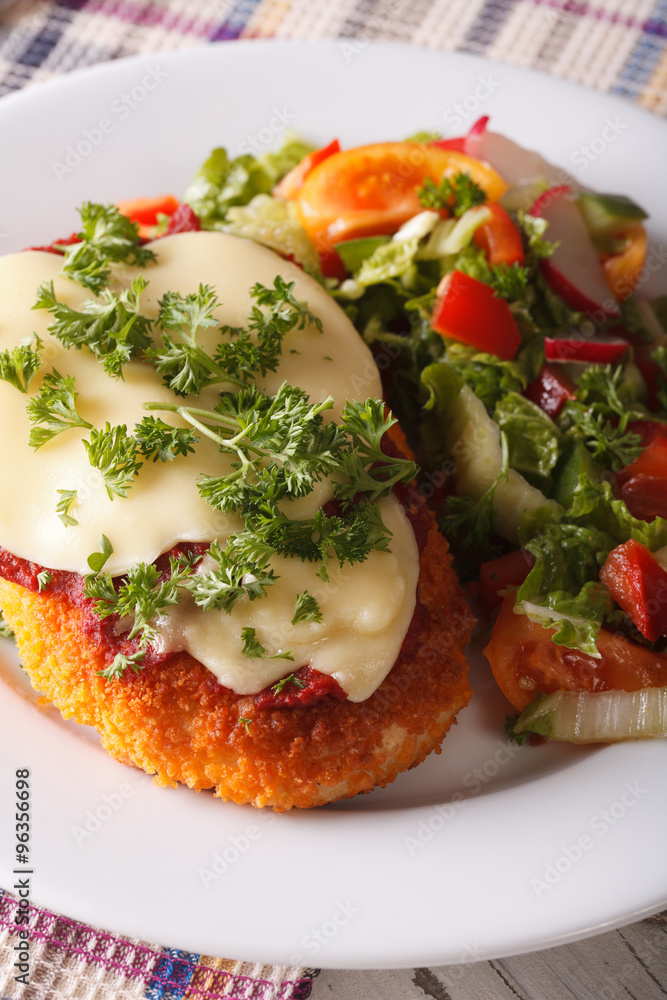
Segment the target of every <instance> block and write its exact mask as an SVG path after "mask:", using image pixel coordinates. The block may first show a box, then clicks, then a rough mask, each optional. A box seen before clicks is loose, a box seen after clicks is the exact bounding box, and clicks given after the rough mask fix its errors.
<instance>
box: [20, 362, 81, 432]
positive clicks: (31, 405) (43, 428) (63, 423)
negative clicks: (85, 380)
mask: <svg viewBox="0 0 667 1000" xmlns="http://www.w3.org/2000/svg"><path fill="white" fill-rule="evenodd" d="M78 395H79V394H78V392H77V391H76V390H75V388H74V376H73V375H61V374H60V372H58V371H56V369H55V368H54V369H53V371H52V372H49V373H48V374H46V375H45V376H44V379H43V381H42V384H41V386H40V387H39V392H38V393H37V395H35V396H33V397H32V399H30V400H29V402H28V406H27V412H28V417H29V419H30V421H31V423H32V424H33V426H32V427H31V428H30V437H29V439H28V441H29V443H30V445H31V446H32V447H33V448H35V449H37V448H41V447H42V445H45V444H46V443H47V442H48V441H50V440H51V439H52V438H54V437H55V436H56V435H57V434H61V433H62V432H63V431H67V430H70V429H71V428H72V427H92V424H89V423H88V421H87V420H84V419H83V417H81V416H80V415H79V414H78V413H77V410H76V398H77V396H78Z"/></svg>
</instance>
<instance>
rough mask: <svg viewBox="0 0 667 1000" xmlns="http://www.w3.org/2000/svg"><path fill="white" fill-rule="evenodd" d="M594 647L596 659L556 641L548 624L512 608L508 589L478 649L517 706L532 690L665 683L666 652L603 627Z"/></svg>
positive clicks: (603, 688) (529, 697)
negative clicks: (488, 638) (482, 646)
mask: <svg viewBox="0 0 667 1000" xmlns="http://www.w3.org/2000/svg"><path fill="white" fill-rule="evenodd" d="M598 650H599V652H600V659H596V658H595V657H593V656H588V655H587V654H586V653H580V652H579V651H578V650H576V649H568V648H567V647H566V646H557V645H556V644H555V643H554V642H552V641H551V631H550V630H549V629H545V628H542V626H541V625H538V624H537V623H536V622H531V621H530V619H529V618H528V617H527V616H526V615H515V614H514V595H513V594H509V595H508V596H507V597H506V598H505V600H504V601H503V604H502V607H501V609H500V612H499V614H498V618H497V619H496V624H495V625H494V628H493V633H492V635H491V641H490V642H489V644H488V646H487V647H486V649H485V650H484V653H485V655H486V657H487V659H488V661H489V663H490V664H491V670H492V671H493V676H494V677H495V679H496V681H497V683H498V685H499V687H500V689H501V691H502V692H503V694H504V695H505V697H506V698H507V699H508V700H509V701H510V702H511V703H512V705H514V708H516V709H518V710H519V711H522V710H523V709H524V708H525V707H526V705H527V704H528V702H529V701H531V700H532V698H533V697H534V696H535V695H536V694H537V692H538V691H543V692H544V693H545V694H551V693H552V692H553V691H609V690H611V689H617V690H621V691H639V690H640V688H644V687H664V686H665V685H667V653H654V652H652V651H651V650H650V649H646V648H645V647H644V646H638V645H637V644H636V643H634V642H631V641H630V640H629V639H626V638H625V637H624V636H622V635H618V634H616V633H614V632H607V631H606V630H605V629H601V630H600V635H599V638H598Z"/></svg>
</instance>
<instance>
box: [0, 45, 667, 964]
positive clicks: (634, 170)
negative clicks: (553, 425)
mask: <svg viewBox="0 0 667 1000" xmlns="http://www.w3.org/2000/svg"><path fill="white" fill-rule="evenodd" d="M151 88H152V89H151ZM479 114H491V115H492V116H493V124H494V126H496V127H497V128H498V129H499V130H504V131H506V132H507V133H508V134H510V135H512V136H513V137H515V138H516V139H518V140H519V141H521V142H524V143H525V144H527V145H529V146H533V147H536V148H538V149H540V150H541V151H542V152H543V153H544V154H545V155H546V156H547V157H549V158H550V159H552V160H553V161H554V162H557V163H562V164H564V166H565V167H567V168H569V169H573V168H574V169H575V172H576V173H577V174H578V176H579V177H580V178H581V179H582V180H585V181H586V183H589V184H591V185H592V186H595V187H598V188H600V189H603V190H612V191H621V192H625V193H628V194H630V195H633V196H635V197H636V198H637V199H638V200H639V201H640V202H641V203H642V204H643V205H645V206H646V207H647V209H649V210H650V212H651V215H652V222H651V224H650V230H649V231H650V245H651V252H650V253H651V260H652V261H658V262H660V261H661V260H662V259H664V256H665V249H664V245H663V244H662V243H661V240H664V239H665V236H666V235H667V205H666V204H665V201H664V164H665V163H666V162H667V135H666V130H665V125H664V122H661V121H659V120H657V119H653V118H652V117H650V116H649V115H647V114H645V113H644V112H642V111H640V110H637V109H636V108H635V107H632V106H630V105H628V104H625V103H623V102H620V101H617V100H615V99H612V98H610V97H605V96H602V95H600V94H597V93H594V92H591V91H586V90H582V89H579V88H578V87H575V86H572V85H569V84H566V83H563V82H561V81H556V80H554V79H551V78H548V77H546V76H542V75H539V74H534V73H527V72H524V71H521V70H518V69H512V68H508V67H503V66H499V65H495V64H492V63H488V62H483V61H480V60H478V59H476V58H473V57H469V56H463V55H451V54H443V53H435V52H428V51H423V50H420V49H414V48H402V47H393V46H385V45H378V46H370V45H366V44H365V43H356V47H355V43H352V45H351V43H349V42H346V43H340V44H337V43H329V44H321V45H320V44H317V45H313V44H303V45H301V44H290V43H274V42H271V43H268V44H267V43H258V42H251V43H239V42H237V43H235V44H233V45H219V46H218V45H216V46H210V47H208V48H201V49H197V50H195V51H190V52H183V53H179V54H176V55H167V56H161V55H155V56H147V57H141V58H137V59H130V60H127V61H122V62H117V63H111V64H107V65H104V66H100V67H97V68H95V69H93V70H86V71H84V72H81V73H74V74H72V75H71V76H70V77H67V78H65V79H64V80H62V81H58V82H57V83H55V84H50V85H49V86H47V87H44V88H37V89H34V90H30V91H28V92H25V93H23V94H19V95H16V96H12V97H8V98H4V99H3V101H2V102H1V103H0V134H1V138H2V150H3V155H2V182H3V183H2V192H1V194H0V205H1V209H0V234H2V239H3V242H2V245H1V249H2V250H3V251H9V250H14V249H19V248H21V247H25V246H27V245H30V244H35V243H44V242H48V241H49V240H50V239H51V238H53V237H57V236H60V235H63V234H66V233H68V232H70V231H71V230H72V229H73V228H74V227H75V225H76V221H77V217H76V214H75V210H74V209H75V206H76V205H78V204H79V203H80V202H81V201H82V200H84V199H91V200H109V201H111V200H115V199H119V198H128V197H133V196H137V195H143V194H145V195H150V194H153V193H155V194H157V193H162V192H165V191H173V192H175V193H181V192H182V191H183V189H184V187H185V185H186V184H187V182H188V180H189V178H190V176H191V174H192V172H193V170H194V169H195V168H196V167H197V166H198V164H199V163H200V162H201V161H202V160H203V158H204V157H205V156H206V154H207V153H208V152H209V150H210V149H211V147H213V146H214V145H216V144H225V145H227V147H228V148H229V149H230V150H231V151H232V152H233V153H238V152H241V151H244V150H246V151H247V150H251V149H252V147H253V145H254V144H259V147H260V149H261V150H263V149H266V148H268V147H270V146H275V145H276V144H277V143H278V142H279V141H280V137H281V134H282V132H283V130H284V128H285V126H286V124H289V125H290V126H292V127H294V128H296V129H298V130H299V131H300V132H301V133H303V134H304V135H305V136H307V137H309V138H311V139H313V140H315V141H321V142H322V143H324V142H325V141H328V140H329V139H330V138H331V137H332V136H338V137H339V138H340V139H341V141H342V142H343V143H344V144H345V145H350V144H354V143H361V142H368V141H371V140H378V139H383V138H400V137H402V136H404V135H408V134H410V133H412V132H414V131H415V130H417V129H423V128H436V129H443V130H445V131H448V132H449V133H450V134H451V133H453V132H454V131H455V129H456V125H457V122H456V119H457V118H458V119H459V122H458V127H459V128H460V129H464V128H466V127H467V126H469V125H470V124H471V123H472V121H473V120H474V118H475V117H476V116H478V115H479ZM105 129H106V131H105ZM77 158H78V159H77ZM577 164H578V168H577ZM59 165H64V168H66V169H63V167H62V166H59ZM664 275H665V271H664V267H663V268H662V270H660V269H659V268H658V270H657V271H656V273H655V274H654V275H652V278H651V281H652V283H653V290H654V291H657V290H658V289H659V288H660V281H662V289H663V290H664V289H665V276H664ZM649 287H650V286H649ZM3 488H7V486H6V485H3ZM11 488H14V487H13V486H12V487H11ZM16 488H20V484H17V486H16ZM474 678H475V686H476V697H475V699H474V700H473V703H472V705H471V706H470V707H469V708H467V709H466V710H465V711H464V712H462V713H461V716H460V723H459V725H458V726H457V727H456V730H455V731H454V732H453V733H452V734H451V735H450V736H448V737H447V740H446V742H445V752H444V754H443V755H442V756H441V757H436V756H432V757H431V758H430V759H429V760H428V761H427V762H426V763H424V764H423V765H422V766H421V767H420V768H418V769H417V770H416V771H414V772H412V773H409V774H405V775H402V776H401V777H400V778H399V779H398V780H397V781H396V782H395V783H394V785H392V786H391V787H390V788H387V789H385V790H384V791H378V792H374V793H373V794H372V795H369V796H362V797H359V798H357V799H355V800H353V801H352V802H349V803H344V804H340V805H338V806H336V807H332V808H327V809H321V810H316V811H314V812H303V813H293V814H289V815H284V816H278V817H274V816H273V814H268V813H258V812H255V811H254V810H253V809H251V808H249V807H248V808H239V807H238V806H233V805H225V804H223V803H221V802H220V801H218V800H215V799H213V797H212V796H211V795H209V794H205V793H202V794H200V795H196V794H194V793H193V792H191V791H189V790H187V789H185V788H179V789H178V790H177V791H172V790H165V789H159V788H156V787H155V786H154V785H153V784H152V782H151V780H150V779H149V778H147V777H145V776H144V775H142V774H140V773H138V772H137V771H135V770H132V769H130V768H125V767H123V766H121V765H120V764H117V763H115V762H114V761H113V760H111V759H110V758H108V757H107V756H106V755H105V754H104V753H103V752H102V751H101V750H100V748H99V746H98V744H97V742H96V740H95V737H94V734H93V735H91V734H90V733H89V732H87V731H84V730H81V729H78V728H77V727H75V726H73V725H71V724H66V723H64V722H62V720H61V719H60V716H59V715H58V713H56V712H55V711H54V710H46V711H41V712H40V711H38V710H37V709H36V708H35V707H34V704H33V703H32V702H33V698H32V697H31V696H30V695H29V694H27V693H26V688H25V685H24V684H23V682H21V680H20V678H19V677H18V674H17V673H16V671H14V673H12V672H11V670H9V668H8V671H7V683H6V684H5V685H4V686H3V691H2V707H1V708H0V718H1V720H2V727H1V731H0V747H1V751H2V756H3V770H2V784H3V790H2V799H1V800H0V801H2V803H3V805H2V817H1V820H0V884H3V885H5V886H7V887H10V886H11V885H12V884H13V877H12V874H11V871H12V868H13V855H14V851H13V809H12V807H11V805H10V804H9V803H10V802H11V786H12V785H13V771H14V768H16V767H26V766H27V767H29V768H30V769H31V771H32V786H33V843H32V861H33V862H34V868H35V874H34V876H33V883H32V892H33V900H34V901H35V902H36V903H39V904H43V905H46V906H49V907H52V908H53V909H55V910H58V911H60V912H62V913H65V914H67V915H69V916H72V917H76V918H79V919H81V920H85V921H89V922H91V923H93V924H97V925H99V926H102V927H104V928H107V929H110V930H114V931H118V932H122V933H124V934H128V935H134V936H136V937H139V938H143V939H145V940H149V941H157V942H160V943H162V944H164V945H169V946H175V947H179V948H186V949H189V950H191V951H193V952H204V953H207V954H214V955H219V954H224V955H232V956H235V957H241V958H244V959H249V960H262V961H268V962H295V963H304V964H306V965H316V966H317V965H320V966H326V967H331V968H339V967H347V968H377V967H400V966H409V965H429V964H434V963H440V964H445V963H453V962H465V961H472V960H476V959H480V958H488V957H499V956H502V955H507V954H510V953H516V952H520V951H527V950H530V949H535V948H541V947H546V946H548V945H553V944H556V943H559V942H563V941H567V940H573V939H575V938H578V937H583V936H585V935H588V934H593V933H596V932H598V931H602V930H604V929H608V928H611V927H614V926H619V925H621V924H623V923H627V922H630V921H632V920H634V919H637V918H639V917H641V916H643V915H646V914H648V913H651V912H655V911H657V910H659V909H660V908H661V907H662V906H664V905H665V902H667V852H666V851H665V849H664V830H665V827H666V826H667V785H666V783H665V780H664V775H665V766H666V764H667V743H665V742H654V743H648V744H640V743H635V744H631V745H626V746H617V747H610V748H605V749H591V750H576V749H574V748H572V747H567V746H561V747H559V746H553V747H543V748H539V749H530V748H525V749H521V750H520V751H518V752H517V751H515V750H514V749H511V750H510V751H508V749H507V744H506V742H505V740H504V738H503V735H502V722H503V716H504V713H505V710H506V705H505V703H504V701H503V699H502V697H501V696H500V695H499V694H498V693H497V692H496V691H495V690H494V686H493V682H492V681H490V680H489V679H488V675H487V673H486V671H485V670H484V668H483V666H478V667H477V668H476V669H475V671H474ZM86 823H87V824H88V827H89V828H90V831H91V832H89V830H87V829H86ZM216 854H217V855H218V856H219V858H220V859H221V860H220V861H219V862H218V872H217V873H214V872H213V868H214V856H215V855H216ZM225 865H226V870H224V871H223V870H222V869H223V866H225ZM202 870H207V871H208V872H209V873H211V877H210V878H209V877H208V876H206V875H205V874H204V875H203V872H202ZM202 876H203V877H202ZM205 881H206V883H207V884H206V885H205V884H204V882H205Z"/></svg>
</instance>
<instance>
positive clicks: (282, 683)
mask: <svg viewBox="0 0 667 1000" xmlns="http://www.w3.org/2000/svg"><path fill="white" fill-rule="evenodd" d="M288 684H293V685H294V687H295V688H300V689H303V688H305V686H306V685H305V683H304V682H303V681H302V680H301V678H300V677H297V676H296V674H289V675H288V676H287V677H281V678H280V680H279V681H276V683H275V684H272V685H271V690H272V691H274V692H275V693H276V694H280V693H281V691H282V690H283V688H285V687H287V685H288Z"/></svg>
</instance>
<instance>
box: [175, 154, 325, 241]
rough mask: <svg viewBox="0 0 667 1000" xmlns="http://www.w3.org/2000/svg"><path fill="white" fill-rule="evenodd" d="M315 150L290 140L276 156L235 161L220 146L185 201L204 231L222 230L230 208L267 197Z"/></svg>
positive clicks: (246, 156)
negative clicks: (284, 177)
mask: <svg viewBox="0 0 667 1000" xmlns="http://www.w3.org/2000/svg"><path fill="white" fill-rule="evenodd" d="M312 148H313V147H312V146H309V145H308V144H307V143H304V142H303V141H302V140H301V139H299V138H298V137H295V136H288V137H287V138H286V140H285V142H284V143H283V146H282V148H281V149H279V150H278V151H277V152H274V153H265V154H264V155H263V156H260V157H254V156H251V155H250V154H244V155H242V156H237V157H235V158H234V159H232V158H230V156H229V154H228V153H227V150H226V149H223V148H222V147H221V146H220V147H218V148H217V149H214V150H213V151H212V153H211V154H210V156H209V157H208V158H207V159H206V160H205V161H204V163H203V164H202V165H201V167H200V168H199V170H198V171H197V173H196V174H195V176H194V177H193V179H192V181H191V182H190V185H189V187H188V188H187V190H186V192H185V198H184V200H185V201H186V202H187V203H188V205H190V207H191V208H192V210H193V211H194V212H196V214H197V215H198V216H199V219H200V221H201V224H202V226H203V227H204V229H221V228H222V224H223V223H224V221H225V219H226V218H227V213H228V211H229V209H230V208H232V207H233V206H235V205H247V204H248V203H249V202H250V201H251V200H252V199H253V198H254V197H255V196H256V195H258V194H268V193H269V192H270V191H271V189H272V188H273V186H274V185H275V184H276V183H277V182H278V181H279V180H280V178H281V177H283V176H284V175H285V174H286V173H288V171H290V170H291V169H292V167H295V166H296V165H297V163H299V162H300V161H301V160H302V159H303V157H304V156H306V154H307V153H309V152H310V151H311V150H312Z"/></svg>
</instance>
